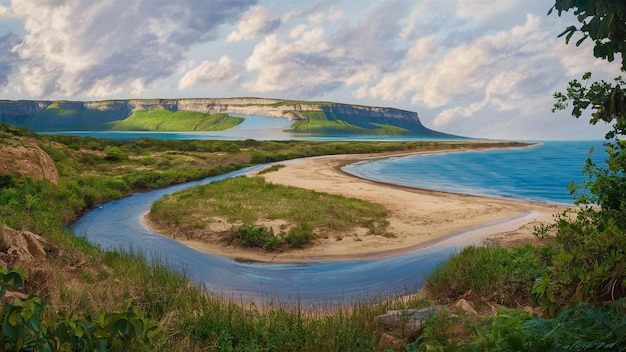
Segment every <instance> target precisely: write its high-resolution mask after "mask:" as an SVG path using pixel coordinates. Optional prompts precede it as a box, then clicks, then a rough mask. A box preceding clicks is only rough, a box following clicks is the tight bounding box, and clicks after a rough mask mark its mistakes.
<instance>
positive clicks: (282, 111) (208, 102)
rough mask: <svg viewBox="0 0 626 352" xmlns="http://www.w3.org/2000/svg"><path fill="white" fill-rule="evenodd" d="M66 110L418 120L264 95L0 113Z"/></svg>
mask: <svg viewBox="0 0 626 352" xmlns="http://www.w3.org/2000/svg"><path fill="white" fill-rule="evenodd" d="M52 107H55V108H61V109H66V110H74V111H81V110H99V111H119V112H127V113H129V114H131V113H132V112H134V111H140V110H169V111H174V112H175V111H179V110H182V111H198V112H205V113H211V114H212V113H233V114H250V115H267V116H272V117H284V118H288V119H290V120H300V119H303V118H304V116H303V115H302V113H301V112H302V111H324V112H331V113H339V114H346V115H358V116H363V117H370V118H395V119H406V120H414V121H419V118H418V116H417V113H416V112H412V111H405V110H399V109H394V108H381V107H372V106H364V105H350V104H339V103H326V102H302V101H293V100H281V99H264V98H217V99H210V98H185V99H131V100H104V101H86V102H81V101H33V100H17V101H11V100H3V101H0V115H1V116H5V117H6V116H14V117H17V116H29V115H35V114H38V113H40V112H42V111H44V110H46V109H48V108H52Z"/></svg>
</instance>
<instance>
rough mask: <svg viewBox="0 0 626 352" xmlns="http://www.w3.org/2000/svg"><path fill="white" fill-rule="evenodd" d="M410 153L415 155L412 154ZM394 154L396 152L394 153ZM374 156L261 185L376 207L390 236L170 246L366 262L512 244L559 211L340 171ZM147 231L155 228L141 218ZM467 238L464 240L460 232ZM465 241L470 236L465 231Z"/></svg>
mask: <svg viewBox="0 0 626 352" xmlns="http://www.w3.org/2000/svg"><path fill="white" fill-rule="evenodd" d="M412 154H415V153H412ZM395 155H398V154H395ZM381 157H382V155H381V154H367V155H364V154H358V155H335V156H323V157H314V158H306V159H297V160H291V161H286V162H282V163H281V164H283V165H285V167H283V168H281V169H279V170H277V171H273V172H269V173H265V174H262V175H261V176H262V177H264V178H265V179H266V181H268V182H273V183H277V184H282V185H289V186H294V187H300V188H305V189H311V190H315V191H318V192H326V193H332V194H340V195H343V196H347V197H354V198H359V199H363V200H366V201H369V202H372V203H378V204H380V205H382V206H384V207H385V208H387V210H388V211H389V217H388V221H389V227H388V230H389V232H391V233H393V235H394V236H389V237H383V236H376V235H363V234H358V233H357V232H354V234H346V235H345V236H341V240H338V239H337V237H329V238H325V239H318V240H316V243H315V245H314V246H312V247H309V248H305V249H293V250H289V251H285V252H278V251H274V252H268V251H264V250H261V249H248V248H241V247H237V246H232V245H231V246H224V245H221V244H217V243H208V242H205V241H203V242H201V241H197V240H195V241H194V240H191V241H189V240H184V239H181V237H182V236H177V240H179V241H180V242H182V243H184V244H185V245H187V246H190V247H192V248H195V249H196V250H199V251H203V252H207V253H211V254H217V255H222V256H226V257H230V258H234V259H237V260H249V261H264V262H290V263H293V262H309V261H331V260H356V259H373V258H380V257H385V256H392V255H398V254H403V253H408V252H411V251H415V250H419V249H420V248H424V247H426V246H428V245H431V244H433V243H436V242H438V241H441V240H443V239H448V240H449V239H450V238H454V239H455V240H456V239H458V241H461V242H463V243H467V242H470V243H476V242H481V241H482V240H483V239H489V240H492V241H496V242H500V243H516V242H518V241H525V240H528V239H529V238H530V239H532V238H533V235H532V232H533V229H534V226H535V225H538V224H539V223H546V222H550V221H551V220H552V218H553V214H555V213H559V212H561V211H562V210H563V209H564V207H562V206H557V205H551V204H545V203H538V202H526V201H518V200H511V199H500V198H490V197H478V196H470V195H460V194H452V193H445V192H435V191H428V190H421V189H414V188H408V187H401V186H396V185H392V184H385V183H380V182H373V181H369V180H365V179H361V178H358V177H355V176H352V175H349V174H347V173H345V172H343V171H341V167H342V166H344V165H346V164H349V163H354V162H358V161H363V160H368V159H376V158H381ZM146 222H147V224H148V226H150V227H152V228H153V229H155V230H156V231H157V232H160V233H163V234H165V235H170V237H174V236H172V234H171V233H168V232H171V230H168V229H159V228H157V227H156V225H155V224H154V223H151V222H150V221H149V219H148V217H146ZM470 229H471V230H472V231H471V232H472V235H471V236H472V238H471V239H468V238H464V236H463V235H464V232H465V231H466V230H470ZM468 236H469V233H468Z"/></svg>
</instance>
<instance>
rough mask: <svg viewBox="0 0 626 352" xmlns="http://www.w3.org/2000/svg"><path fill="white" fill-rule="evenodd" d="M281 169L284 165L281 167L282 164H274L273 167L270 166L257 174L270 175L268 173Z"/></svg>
mask: <svg viewBox="0 0 626 352" xmlns="http://www.w3.org/2000/svg"><path fill="white" fill-rule="evenodd" d="M283 167H285V165H283V164H274V165H272V166H270V167H268V168H265V169H263V170H261V171H259V174H260V175H263V174H267V173H270V172H274V171H278V170H280V169H282V168H283Z"/></svg>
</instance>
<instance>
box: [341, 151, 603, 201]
mask: <svg viewBox="0 0 626 352" xmlns="http://www.w3.org/2000/svg"><path fill="white" fill-rule="evenodd" d="M592 150H593V153H591V154H590V151H592ZM603 150H604V147H603V141H544V142H539V144H538V145H536V146H533V147H529V148H520V149H517V148H516V149H498V150H486V151H464V152H451V153H439V154H421V155H413V156H406V157H395V158H389V159H382V160H374V161H366V162H360V163H356V164H351V165H347V166H345V167H343V170H344V171H345V172H348V173H350V174H353V175H355V176H358V177H362V178H366V179H370V180H374V181H380V182H386V183H391V184H397V185H402V186H407V187H414V188H422V189H429V190H436V191H444V192H452V193H463V194H472V195H481V196H492V197H501V198H514V199H522V200H531V201H539V202H547V203H555V204H572V203H573V199H572V197H571V195H570V193H569V191H568V189H567V187H568V185H569V184H570V183H572V182H575V183H577V184H580V182H581V180H582V179H583V174H582V169H583V166H584V165H585V162H586V159H587V157H591V159H592V160H593V161H594V162H596V163H603V162H604V158H605V155H606V153H605V152H604V151H603Z"/></svg>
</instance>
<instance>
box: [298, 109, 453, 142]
mask: <svg viewBox="0 0 626 352" xmlns="http://www.w3.org/2000/svg"><path fill="white" fill-rule="evenodd" d="M302 114H303V115H304V116H305V118H306V119H305V120H300V121H296V122H295V123H294V124H293V125H292V126H291V129H290V130H291V131H293V132H297V133H310V134H329V135H355V134H356V135H386V136H402V135H418V136H431V137H442V136H448V137H451V136H450V135H446V134H444V133H440V132H436V131H432V130H429V129H427V128H425V127H424V126H423V125H422V124H421V123H420V122H419V121H409V120H400V119H394V118H387V119H382V118H368V117H366V116H355V115H349V114H343V113H334V112H330V111H303V112H302Z"/></svg>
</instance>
